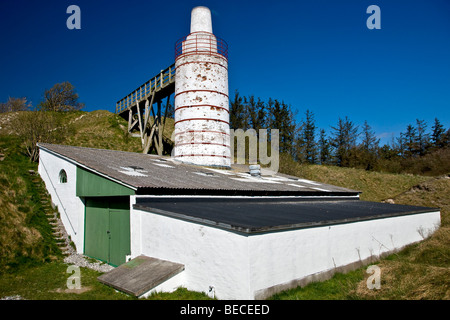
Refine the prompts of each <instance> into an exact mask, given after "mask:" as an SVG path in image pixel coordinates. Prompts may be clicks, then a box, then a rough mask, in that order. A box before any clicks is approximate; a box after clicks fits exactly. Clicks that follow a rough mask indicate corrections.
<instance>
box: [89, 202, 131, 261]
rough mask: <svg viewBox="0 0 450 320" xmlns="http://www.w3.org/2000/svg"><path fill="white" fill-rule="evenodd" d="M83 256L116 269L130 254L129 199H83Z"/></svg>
mask: <svg viewBox="0 0 450 320" xmlns="http://www.w3.org/2000/svg"><path fill="white" fill-rule="evenodd" d="M84 253H85V254H86V255H87V256H89V257H92V258H96V259H99V260H102V261H105V262H107V263H109V264H111V265H114V266H118V265H121V264H122V263H125V256H126V255H129V254H130V209H129V198H127V197H115V198H86V217H85V245H84Z"/></svg>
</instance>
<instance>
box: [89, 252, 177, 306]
mask: <svg viewBox="0 0 450 320" xmlns="http://www.w3.org/2000/svg"><path fill="white" fill-rule="evenodd" d="M183 270H184V265H182V264H179V263H174V262H170V261H166V260H160V259H157V258H151V257H147V256H144V255H141V256H138V257H136V258H134V259H132V260H131V261H129V262H127V263H124V264H122V265H120V266H118V267H117V268H115V269H113V270H111V271H110V272H107V273H105V274H102V275H101V276H100V277H98V278H97V279H98V281H100V282H101V283H103V284H105V285H107V286H110V287H113V288H114V289H117V290H119V291H122V292H126V293H128V294H131V295H134V296H136V297H139V296H141V295H143V294H144V293H146V292H148V291H149V290H151V289H153V288H154V287H156V286H158V285H159V284H161V283H163V282H164V281H166V280H168V279H170V278H171V277H173V276H175V275H176V274H178V273H180V272H181V271H183Z"/></svg>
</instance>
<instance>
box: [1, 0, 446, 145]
mask: <svg viewBox="0 0 450 320" xmlns="http://www.w3.org/2000/svg"><path fill="white" fill-rule="evenodd" d="M72 4H75V5H78V6H79V7H80V9H81V30H69V29H67V27H66V20H67V18H68V17H69V14H67V13H66V9H67V7H68V6H69V5H72ZM372 4H375V5H378V6H379V7H380V9H381V29H379V30H376V29H374V30H369V29H368V28H367V26H366V20H367V18H368V17H369V16H370V14H367V13H366V9H367V7H368V6H369V5H372ZM197 5H205V6H208V7H209V8H210V9H211V11H212V18H213V31H214V33H215V34H216V35H217V36H218V37H221V38H223V39H225V40H226V41H227V42H228V45H229V87H230V97H233V95H234V91H235V90H236V89H237V90H239V92H240V93H241V95H244V96H249V95H255V96H256V97H260V98H261V99H263V100H267V99H268V98H269V97H272V98H273V99H278V100H283V101H284V102H286V103H288V104H290V105H291V106H292V108H293V109H294V110H296V111H297V113H298V120H300V119H301V118H302V117H303V115H304V112H305V110H306V109H310V110H311V111H312V112H314V114H315V118H316V125H317V126H318V127H320V128H324V129H325V130H327V131H328V132H329V131H330V127H331V126H334V125H336V123H337V121H338V119H339V117H341V118H344V117H345V116H348V117H349V118H350V120H352V121H353V122H354V123H356V124H358V125H362V124H363V123H364V120H367V121H368V123H369V124H370V125H371V126H372V128H373V129H374V131H375V132H376V134H377V135H378V136H379V137H380V138H382V143H385V142H389V141H390V139H391V137H392V136H393V135H394V136H398V134H399V132H401V131H404V130H405V128H406V126H407V125H408V124H415V121H416V119H423V120H425V121H426V122H427V123H428V128H429V129H430V130H431V126H432V125H433V121H434V118H435V117H437V118H438V119H439V120H440V121H441V122H442V123H443V124H444V126H445V127H446V128H449V127H450V117H449V114H450V112H449V109H450V1H448V0H426V1H425V0H420V1H419V0H408V1H401V0H389V1H384V0H370V1H365V0H309V1H293V0H290V1H284V0H279V1H266V0H258V1H253V0H252V1H249V0H241V1H235V0H227V1H224V0H219V1H213V0H197V1H191V0H172V1H152V0H146V1H143V0H128V1H114V0H109V1H105V0H90V1H85V0H71V1H66V0H57V1H56V0H40V1H36V0H34V1H31V0H28V1H24V0H0V43H1V50H0V101H6V100H7V99H8V97H9V96H12V97H23V96H26V97H27V98H28V100H31V101H32V103H33V105H37V104H38V103H39V102H40V100H41V99H42V95H43V93H44V90H45V89H48V88H51V87H52V86H53V85H54V84H55V83H58V82H63V81H70V82H71V83H72V84H73V85H74V86H75V87H76V89H77V92H78V93H79V95H80V101H81V102H83V103H85V105H86V108H85V110H86V111H91V110H98V109H102V110H109V111H111V112H114V108H115V103H116V101H117V100H119V99H120V98H122V97H123V96H125V95H126V94H128V93H129V92H131V91H132V90H133V89H135V88H136V87H138V86H139V85H140V84H142V83H144V82H145V81H147V80H148V79H149V78H150V77H152V76H154V75H155V74H156V73H158V72H159V71H160V70H161V69H163V68H166V67H168V66H169V65H170V64H172V63H173V61H174V44H175V42H176V40H177V39H179V38H181V37H183V36H185V35H187V34H188V33H189V26H190V11H191V9H192V8H193V7H195V6H197Z"/></svg>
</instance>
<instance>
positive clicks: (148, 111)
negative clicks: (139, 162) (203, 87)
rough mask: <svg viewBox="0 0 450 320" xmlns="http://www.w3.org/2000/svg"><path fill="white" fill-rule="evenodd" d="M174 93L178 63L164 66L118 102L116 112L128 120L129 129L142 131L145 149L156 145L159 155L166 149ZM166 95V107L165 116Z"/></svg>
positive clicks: (131, 131) (129, 130) (149, 149)
mask: <svg viewBox="0 0 450 320" xmlns="http://www.w3.org/2000/svg"><path fill="white" fill-rule="evenodd" d="M172 93H175V64H172V65H171V66H170V67H168V68H166V69H165V70H161V72H160V73H159V74H157V75H156V76H154V77H153V78H151V79H150V80H148V81H147V82H146V83H144V84H143V85H141V86H140V87H138V88H137V89H136V90H134V91H132V92H131V93H130V94H128V95H127V96H125V97H124V98H123V99H121V100H119V101H117V103H116V113H117V114H118V115H120V116H121V117H122V118H124V119H125V120H127V121H128V132H129V133H130V134H131V133H133V131H137V130H138V131H139V136H140V138H141V142H142V149H143V153H149V152H151V151H152V149H155V151H156V153H157V154H158V155H162V154H163V152H164V139H163V132H164V127H165V124H166V116H167V110H168V106H169V103H170V96H171V94H172ZM164 99H166V107H165V114H164V116H162V108H161V106H162V103H163V100H164ZM151 117H153V121H152V119H151Z"/></svg>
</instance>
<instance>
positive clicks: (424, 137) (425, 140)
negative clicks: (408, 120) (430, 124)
mask: <svg viewBox="0 0 450 320" xmlns="http://www.w3.org/2000/svg"><path fill="white" fill-rule="evenodd" d="M416 124H417V151H416V152H417V153H418V155H419V156H423V155H425V154H426V153H427V150H428V148H429V145H430V143H429V142H430V135H429V134H428V133H426V129H427V123H426V122H425V120H419V119H416Z"/></svg>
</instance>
